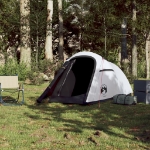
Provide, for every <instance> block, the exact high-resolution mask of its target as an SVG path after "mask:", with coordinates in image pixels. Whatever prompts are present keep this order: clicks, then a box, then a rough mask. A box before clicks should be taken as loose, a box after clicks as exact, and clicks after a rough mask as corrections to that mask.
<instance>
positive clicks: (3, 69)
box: [0, 59, 29, 81]
mask: <svg viewBox="0 0 150 150" xmlns="http://www.w3.org/2000/svg"><path fill="white" fill-rule="evenodd" d="M28 71H29V70H27V67H26V65H25V64H24V63H21V64H18V62H17V60H15V59H8V61H7V63H6V64H5V65H3V66H0V75H1V76H4V75H5V76H8V75H9V76H13V75H18V77H19V80H22V81H24V80H25V79H26V77H27V74H28Z"/></svg>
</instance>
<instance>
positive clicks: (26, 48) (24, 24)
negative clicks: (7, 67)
mask: <svg viewBox="0 0 150 150" xmlns="http://www.w3.org/2000/svg"><path fill="white" fill-rule="evenodd" d="M29 17H30V0H20V43H21V45H20V62H23V63H25V64H26V65H27V66H28V67H30V65H31V43H30V20H29Z"/></svg>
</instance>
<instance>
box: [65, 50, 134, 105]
mask: <svg viewBox="0 0 150 150" xmlns="http://www.w3.org/2000/svg"><path fill="white" fill-rule="evenodd" d="M83 56H88V57H92V58H93V59H95V62H96V63H95V64H96V66H95V72H94V74H93V79H92V82H91V86H90V90H89V93H88V96H87V99H86V102H87V103H88V102H94V101H98V100H106V99H109V98H112V97H113V96H115V95H116V94H130V93H133V90H132V88H131V85H130V83H129V81H128V79H127V78H126V76H125V74H124V73H123V72H122V70H121V69H120V68H119V67H118V66H117V65H115V64H113V63H111V62H109V61H107V60H105V59H104V58H102V57H101V56H100V55H98V54H95V53H93V52H79V53H76V54H75V55H73V56H72V57H70V58H69V59H68V60H67V61H69V60H71V59H73V58H75V57H83Z"/></svg>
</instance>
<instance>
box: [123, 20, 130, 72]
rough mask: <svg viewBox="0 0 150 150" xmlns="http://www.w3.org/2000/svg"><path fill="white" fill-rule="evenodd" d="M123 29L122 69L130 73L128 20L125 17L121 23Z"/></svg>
mask: <svg viewBox="0 0 150 150" xmlns="http://www.w3.org/2000/svg"><path fill="white" fill-rule="evenodd" d="M121 31H122V37H121V69H122V70H123V71H124V72H125V73H129V69H128V63H129V61H128V55H127V20H126V18H124V19H123V22H122V24H121Z"/></svg>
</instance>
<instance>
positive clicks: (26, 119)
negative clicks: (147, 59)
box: [0, 83, 150, 150]
mask: <svg viewBox="0 0 150 150" xmlns="http://www.w3.org/2000/svg"><path fill="white" fill-rule="evenodd" d="M47 85H48V83H45V84H43V85H41V86H33V85H24V88H25V102H26V103H25V105H23V106H3V105H1V106H0V107H1V109H0V149H1V150H107V149H108V150H150V105H146V104H137V105H130V106H127V105H117V104H112V101H111V100H110V101H107V102H103V103H101V105H100V108H99V107H98V104H94V105H88V106H81V105H63V104H58V103H49V104H47V103H45V104H41V105H35V102H36V99H37V98H38V97H39V96H40V95H41V93H42V92H43V91H44V89H45V88H46V87H47Z"/></svg>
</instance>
